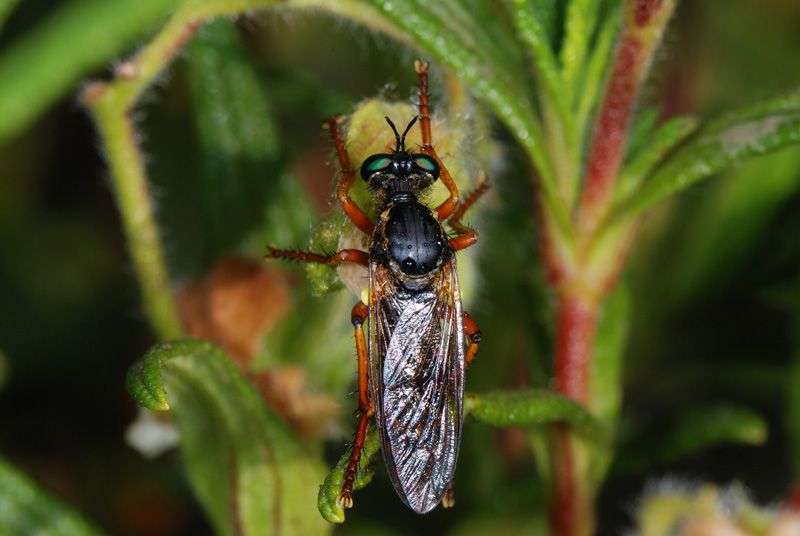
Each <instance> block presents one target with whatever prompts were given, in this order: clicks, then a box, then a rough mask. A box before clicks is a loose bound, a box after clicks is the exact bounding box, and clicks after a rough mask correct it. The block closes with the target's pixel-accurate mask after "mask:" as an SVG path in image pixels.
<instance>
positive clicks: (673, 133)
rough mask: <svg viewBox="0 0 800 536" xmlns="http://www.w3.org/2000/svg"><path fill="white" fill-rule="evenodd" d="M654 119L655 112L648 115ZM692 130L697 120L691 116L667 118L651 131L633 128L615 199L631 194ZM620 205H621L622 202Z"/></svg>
mask: <svg viewBox="0 0 800 536" xmlns="http://www.w3.org/2000/svg"><path fill="white" fill-rule="evenodd" d="M653 111H654V112H655V110H653ZM655 119H656V115H655V114H652V120H653V121H655ZM637 125H638V122H637ZM696 129H697V121H696V120H695V119H693V118H691V117H675V118H673V119H670V120H669V121H667V122H666V123H664V124H662V125H660V126H659V127H658V128H657V129H656V130H655V132H637V131H636V127H634V130H633V131H632V132H631V138H632V139H631V147H630V159H629V160H628V162H626V163H625V166H624V167H623V168H622V170H621V171H620V175H619V179H618V183H617V188H616V191H615V192H614V195H615V197H616V199H617V202H620V201H621V200H624V199H626V198H629V197H630V196H631V195H634V192H635V191H636V190H637V189H638V188H639V187H640V185H641V184H642V181H643V180H644V179H645V177H646V176H647V175H648V174H649V173H650V172H651V171H652V169H653V168H654V167H655V166H656V165H658V163H659V162H661V161H662V160H663V159H664V156H665V155H666V154H667V153H669V152H670V151H671V150H672V149H674V148H675V146H677V145H678V144H679V143H681V142H682V141H683V140H685V139H686V138H687V137H688V136H689V135H691V134H692V132H694V131H695V130H696ZM648 130H649V129H648ZM637 136H641V138H640V140H641V141H642V142H643V143H641V145H638V144H637V141H638V140H637V139H636V138H637ZM622 204H623V205H624V204H625V203H624V201H623V202H622Z"/></svg>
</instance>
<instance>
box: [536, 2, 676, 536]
mask: <svg viewBox="0 0 800 536" xmlns="http://www.w3.org/2000/svg"><path fill="white" fill-rule="evenodd" d="M675 3H676V0H626V2H625V11H626V13H625V23H624V27H623V30H622V35H621V37H620V42H619V45H618V47H617V50H616V53H615V56H614V58H613V60H612V65H611V69H610V75H609V79H608V82H607V86H606V88H605V93H604V95H603V100H602V102H601V104H600V108H599V110H598V114H597V120H596V121H597V122H596V125H595V130H594V135H593V136H594V137H593V139H592V142H591V145H590V148H589V155H588V160H587V168H586V178H585V182H584V189H583V192H582V194H581V199H580V201H579V205H578V209H577V212H576V215H575V218H576V219H575V229H574V230H575V236H576V238H577V242H576V244H575V245H576V246H577V248H576V249H574V250H571V248H565V247H563V244H560V243H559V240H558V238H559V236H558V233H557V232H556V229H557V228H556V226H555V225H556V224H555V222H554V220H553V218H552V217H551V215H550V214H549V212H548V210H547V207H545V206H543V204H544V200H543V199H542V197H541V195H537V202H538V203H539V207H538V208H539V209H540V210H539V211H538V212H539V223H540V237H539V238H540V242H541V246H542V251H543V255H542V257H543V259H544V263H545V267H546V271H547V275H548V280H549V283H550V285H551V286H552V287H553V288H554V290H555V291H556V293H557V295H558V310H557V314H556V322H557V325H556V334H555V349H554V354H555V355H554V367H553V368H554V377H555V382H556V390H557V391H558V392H559V393H561V394H563V395H565V396H568V397H570V398H572V399H573V400H576V401H578V402H580V403H581V404H583V405H584V406H585V407H587V409H590V410H591V408H592V404H591V394H592V393H591V392H590V387H589V384H590V381H589V378H590V376H589V375H590V372H591V369H592V352H593V346H594V339H595V331H596V328H597V320H598V311H599V307H600V304H601V302H602V299H603V297H605V296H606V295H608V293H609V292H610V291H611V290H612V289H613V286H614V284H615V282H616V279H617V275H618V274H619V271H620V270H621V267H622V266H623V265H624V262H625V259H624V257H625V256H626V255H625V253H626V252H627V248H628V245H629V243H628V242H627V240H629V239H630V237H627V238H621V240H622V242H621V243H620V244H618V246H620V251H621V257H620V258H618V259H616V260H613V259H614V256H613V255H604V256H596V255H595V256H594V257H591V256H590V255H589V252H590V251H591V247H592V246H593V245H594V244H593V242H594V239H595V238H596V236H597V231H598V230H599V229H600V227H601V225H602V224H603V220H604V219H605V218H606V217H607V215H608V213H609V211H610V209H611V204H612V202H613V198H614V187H615V184H616V181H617V176H618V175H619V171H620V167H621V164H622V160H623V158H624V156H625V150H626V144H627V134H628V128H629V124H630V120H631V115H632V112H633V109H634V105H635V102H636V96H637V94H638V92H639V88H640V86H641V84H642V81H643V80H644V78H645V75H646V74H647V69H648V67H649V65H650V62H651V58H652V54H653V51H654V50H655V48H656V45H657V44H658V41H659V40H660V37H661V35H662V33H663V30H664V27H665V26H666V22H667V21H668V20H669V16H670V15H671V13H672V11H673V10H674V8H675ZM537 194H538V192H537ZM559 246H562V247H559ZM609 247H614V246H609ZM592 258H594V259H600V260H592ZM609 262H611V263H612V264H614V266H607V265H605V264H603V263H609ZM598 263H601V264H598ZM617 263H618V264H617ZM587 448H588V447H587V446H586V445H584V444H583V443H582V442H581V440H580V439H579V438H577V437H576V436H574V435H573V434H572V432H571V431H570V430H569V428H567V427H566V426H565V425H558V426H556V427H555V428H554V430H553V433H552V435H551V455H552V457H551V464H552V465H551V468H552V495H551V503H550V527H551V531H552V534H553V536H590V535H591V534H592V532H593V531H594V516H593V511H592V509H593V497H594V494H595V491H596V490H595V489H594V487H593V483H592V479H591V464H592V457H591V452H590V451H589V450H587Z"/></svg>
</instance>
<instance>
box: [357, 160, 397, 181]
mask: <svg viewBox="0 0 800 536" xmlns="http://www.w3.org/2000/svg"><path fill="white" fill-rule="evenodd" d="M391 165H392V157H391V156H390V155H388V154H374V155H372V156H370V157H369V158H367V159H366V160H364V163H363V164H361V178H362V179H364V180H365V181H369V178H370V177H371V176H372V175H373V173H377V172H379V171H383V170H385V169H387V168H388V167H389V166H391Z"/></svg>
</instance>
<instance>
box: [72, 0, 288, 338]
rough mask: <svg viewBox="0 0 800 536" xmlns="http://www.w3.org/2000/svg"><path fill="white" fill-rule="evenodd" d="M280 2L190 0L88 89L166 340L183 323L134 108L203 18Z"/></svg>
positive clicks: (147, 297) (148, 302) (153, 314)
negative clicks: (109, 77) (111, 76)
mask: <svg viewBox="0 0 800 536" xmlns="http://www.w3.org/2000/svg"><path fill="white" fill-rule="evenodd" d="M274 4H275V2H274V1H265V0H243V1H235V0H217V1H212V2H191V1H190V2H186V3H185V4H182V5H181V7H180V8H179V9H178V10H177V11H176V12H175V14H174V15H173V16H172V18H171V19H170V20H169V21H168V22H167V24H166V25H165V26H164V27H163V28H162V29H161V31H160V32H159V33H158V35H157V36H156V37H155V38H154V39H153V40H152V41H150V43H149V44H148V45H147V46H146V47H145V48H144V49H143V50H142V51H141V52H140V53H139V54H138V55H137V56H136V57H135V58H133V59H131V60H129V61H126V62H123V63H121V64H120V65H118V66H117V69H116V75H117V78H116V79H115V80H114V81H113V82H111V83H108V84H105V83H103V82H96V83H94V84H91V85H90V86H89V87H87V89H86V91H85V92H84V95H83V98H84V102H85V103H86V104H87V105H88V106H89V107H90V108H91V109H92V110H93V112H94V114H95V118H96V120H97V124H98V128H99V130H100V135H101V137H102V139H103V142H104V146H105V148H106V155H107V159H108V165H109V168H110V171H111V180H112V182H113V184H114V192H115V194H116V197H117V202H118V203H119V210H120V215H121V217H122V223H123V228H124V230H125V234H126V236H127V239H128V244H129V245H130V246H129V247H130V250H131V256H132V258H133V264H134V266H135V268H136V275H137V277H138V279H139V284H140V286H141V288H142V295H143V299H144V303H145V309H146V310H147V313H148V316H149V318H150V322H151V323H152V326H153V329H154V331H155V332H156V335H157V336H158V338H159V339H161V340H168V339H173V338H176V337H180V336H181V335H182V334H183V328H182V326H181V322H180V317H179V315H178V311H177V307H176V305H175V301H174V298H173V295H172V292H171V290H170V286H169V274H168V270H167V265H166V262H165V258H164V251H163V247H162V245H161V240H160V237H159V234H158V226H157V223H156V219H155V215H154V211H153V205H152V199H151V196H150V192H149V188H148V184H147V179H146V173H145V169H144V163H143V161H142V157H141V152H140V150H139V146H138V143H137V140H136V138H137V136H136V132H135V129H134V125H133V122H132V121H131V111H132V110H133V108H134V106H135V105H136V102H137V100H138V98H139V97H140V96H141V95H142V93H143V92H144V91H145V90H146V89H147V88H148V87H149V86H150V85H151V84H152V83H153V80H154V79H155V77H156V76H157V75H158V74H159V73H160V72H161V71H162V70H163V69H164V67H165V66H166V65H167V64H168V63H169V62H170V60H171V59H172V58H173V57H174V56H175V54H176V53H177V52H178V50H180V48H181V47H182V46H183V45H184V44H185V43H186V41H187V40H188V39H189V37H191V36H192V34H194V32H195V31H196V30H197V28H199V26H200V24H201V23H202V21H203V20H205V19H208V18H211V17H215V16H218V15H224V14H232V13H240V12H241V11H243V10H246V9H253V8H257V7H268V6H271V5H274Z"/></svg>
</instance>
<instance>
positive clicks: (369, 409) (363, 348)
mask: <svg viewBox="0 0 800 536" xmlns="http://www.w3.org/2000/svg"><path fill="white" fill-rule="evenodd" d="M368 315H369V307H368V306H367V305H366V304H365V303H364V302H358V303H357V304H356V305H355V307H353V312H352V313H351V314H350V320H351V321H352V323H353V327H354V328H355V331H356V355H357V356H358V412H359V414H360V417H359V419H358V428H356V435H355V438H354V439H353V452H352V453H350V463H349V465H348V466H347V470H345V473H344V486H342V492H341V493H340V494H339V498H338V499H337V500H336V504H338V505H339V506H344V507H345V508H350V507H352V506H353V497H352V493H353V483H354V481H355V478H356V473H357V472H358V462H359V461H361V450H362V449H363V448H364V442H365V441H366V438H367V427H368V426H369V418H370V417H371V416H372V414H373V413H375V407H374V406H373V405H372V400H371V398H370V396H369V362H368V358H367V339H366V338H365V337H364V327H363V325H364V321H365V320H366V319H367V316H368Z"/></svg>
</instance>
